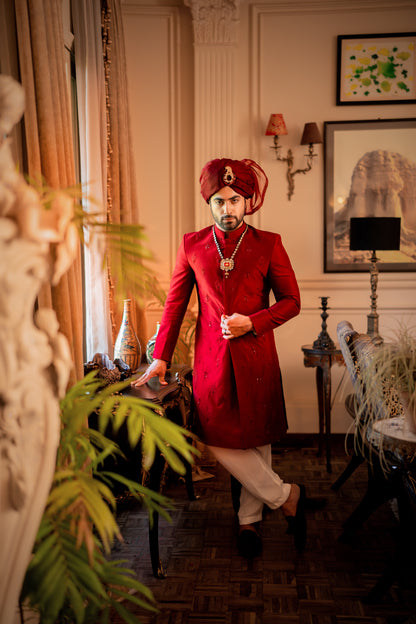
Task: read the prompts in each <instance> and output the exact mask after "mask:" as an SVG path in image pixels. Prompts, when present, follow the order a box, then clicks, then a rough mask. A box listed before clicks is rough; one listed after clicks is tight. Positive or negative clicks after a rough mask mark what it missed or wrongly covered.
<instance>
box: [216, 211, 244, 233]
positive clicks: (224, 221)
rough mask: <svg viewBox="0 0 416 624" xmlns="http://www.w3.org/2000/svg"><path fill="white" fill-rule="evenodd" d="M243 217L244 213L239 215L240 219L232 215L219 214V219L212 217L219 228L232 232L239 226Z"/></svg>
mask: <svg viewBox="0 0 416 624" xmlns="http://www.w3.org/2000/svg"><path fill="white" fill-rule="evenodd" d="M243 219H244V215H243V216H242V217H241V219H238V218H237V217H235V216H234V215H221V217H220V218H219V219H216V218H215V217H214V221H215V223H216V224H217V225H218V227H219V228H220V229H221V230H224V231H225V232H232V231H233V230H236V229H237V228H239V227H240V225H241V223H242V221H243Z"/></svg>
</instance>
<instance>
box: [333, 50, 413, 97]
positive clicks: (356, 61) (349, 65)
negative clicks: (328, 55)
mask: <svg viewBox="0 0 416 624" xmlns="http://www.w3.org/2000/svg"><path fill="white" fill-rule="evenodd" d="M414 66H415V44H414V39H413V40H411V39H410V38H409V39H406V38H404V39H403V41H400V43H395V44H389V43H388V42H386V40H384V41H380V42H379V43H375V42H374V40H372V41H369V42H368V43H366V42H365V41H361V42H360V43H359V42H355V41H353V40H350V42H347V41H345V42H344V48H343V59H342V66H341V76H342V79H341V85H340V87H341V93H342V100H343V101H344V102H348V101H354V99H356V100H361V101H365V100H369V101H371V100H374V101H377V100H385V99H406V97H407V94H409V93H411V92H414V90H415V87H416V85H415V82H414V81H415V76H414Z"/></svg>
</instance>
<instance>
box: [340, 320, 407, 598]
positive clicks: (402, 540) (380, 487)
mask: <svg viewBox="0 0 416 624" xmlns="http://www.w3.org/2000/svg"><path fill="white" fill-rule="evenodd" d="M337 335H338V340H339V345H340V349H341V351H342V354H343V356H344V359H345V364H346V367H347V370H348V372H349V374H350V377H351V381H352V385H353V390H354V395H353V397H347V400H348V404H349V407H350V410H351V412H350V413H351V414H352V415H353V416H354V417H355V419H356V430H355V444H354V455H353V456H352V458H351V461H350V464H349V465H348V466H347V468H346V469H345V470H344V472H343V473H342V475H341V476H340V477H339V478H338V479H337V481H336V482H335V484H334V486H335V487H334V486H332V487H333V489H335V490H337V489H339V487H341V485H342V484H343V483H345V481H346V480H347V479H348V477H349V476H351V474H352V473H353V472H354V470H355V468H356V467H358V465H360V464H361V463H363V462H364V461H365V462H366V463H367V469H368V482H367V491H366V492H365V494H364V496H363V498H362V500H361V501H360V503H359V505H358V506H357V508H356V509H355V510H354V511H353V512H352V513H351V515H350V516H349V517H348V518H347V520H346V521H345V522H344V523H343V529H344V530H343V533H342V535H341V536H340V541H343V542H351V541H352V540H353V539H354V535H355V533H356V531H357V530H358V529H359V528H360V527H361V526H362V524H363V523H364V522H365V521H366V520H367V519H368V518H369V516H370V515H371V514H372V513H373V512H374V511H375V510H376V509H377V508H378V507H379V506H380V505H381V504H383V503H385V502H387V501H390V500H392V499H396V500H397V509H398V514H397V516H398V521H399V531H398V540H397V548H396V553H395V556H394V558H393V561H391V562H390V564H389V565H388V566H387V568H386V570H385V571H384V573H383V574H382V575H381V577H380V578H379V580H378V581H377V583H376V584H375V586H374V587H373V589H372V590H371V591H370V593H369V594H368V595H367V596H366V598H365V599H364V600H363V602H366V603H369V604H372V603H377V602H379V601H380V600H381V599H382V597H383V595H384V594H385V592H386V591H387V590H388V589H389V588H390V586H391V585H392V584H393V582H395V581H396V580H399V579H400V578H401V576H402V575H403V572H404V570H407V569H408V568H409V565H410V567H413V562H414V558H415V556H416V539H415V535H414V527H415V526H416V492H415V485H414V484H415V463H414V462H413V463H412V462H410V463H409V462H408V461H407V458H405V457H403V456H402V455H401V454H400V452H398V451H397V450H395V449H383V453H382V456H381V454H380V449H379V448H378V447H377V445H376V444H375V441H374V439H372V438H371V437H370V438H369V436H368V430H367V422H366V413H363V414H361V416H360V417H359V418H357V416H356V414H357V413H359V412H357V406H358V404H359V403H360V402H362V401H363V399H364V395H365V391H366V389H365V385H364V383H363V382H362V379H361V376H360V371H362V370H363V367H364V366H366V365H367V364H368V362H369V359H370V358H371V357H372V355H374V352H375V349H377V346H375V345H374V344H373V342H372V341H371V338H370V337H369V336H368V335H366V334H359V333H357V332H356V331H355V330H354V328H353V327H352V325H351V324H350V323H348V322H347V321H342V322H341V323H339V324H338V327H337ZM369 409H371V405H370V406H369ZM373 409H374V410H376V411H375V413H377V414H378V415H379V417H380V419H385V418H386V419H387V418H390V417H392V416H396V415H397V412H395V413H394V414H392V413H391V412H390V408H389V407H388V405H387V403H385V404H383V405H377V406H374V408H373Z"/></svg>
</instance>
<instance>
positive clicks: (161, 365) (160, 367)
mask: <svg viewBox="0 0 416 624" xmlns="http://www.w3.org/2000/svg"><path fill="white" fill-rule="evenodd" d="M167 368H168V363H167V362H165V360H153V362H152V363H151V364H150V366H149V368H148V369H147V370H146V372H145V373H143V375H142V376H141V377H139V378H138V379H135V380H134V381H132V382H131V384H130V385H131V386H133V388H138V387H139V386H143V385H144V384H145V383H147V382H148V381H149V379H152V377H159V382H160V383H161V385H162V386H166V385H167V383H168V382H167V381H166V380H165V375H166V371H167Z"/></svg>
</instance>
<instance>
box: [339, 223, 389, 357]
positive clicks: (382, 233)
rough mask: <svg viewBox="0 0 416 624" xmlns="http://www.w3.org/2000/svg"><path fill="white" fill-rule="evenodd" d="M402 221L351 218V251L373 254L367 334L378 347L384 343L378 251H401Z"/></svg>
mask: <svg viewBox="0 0 416 624" xmlns="http://www.w3.org/2000/svg"><path fill="white" fill-rule="evenodd" d="M400 221H401V219H400V217H351V219H350V249H351V250H363V251H364V250H365V251H371V252H372V255H371V259H370V262H371V265H370V287H371V295H370V300H371V311H370V314H368V315H367V334H368V335H369V336H370V337H371V339H372V341H373V343H374V344H376V345H379V344H381V343H382V342H383V339H382V337H381V336H380V334H379V331H378V314H377V282H378V268H377V262H378V258H377V256H376V249H377V250H379V251H381V250H398V249H400Z"/></svg>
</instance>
